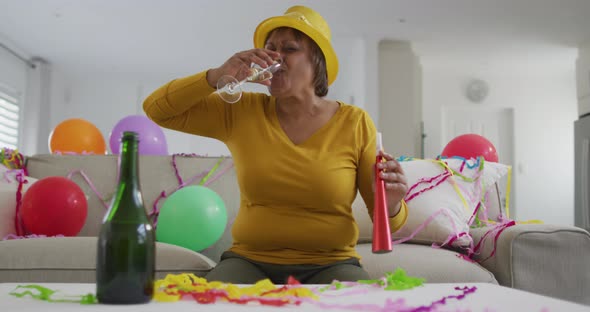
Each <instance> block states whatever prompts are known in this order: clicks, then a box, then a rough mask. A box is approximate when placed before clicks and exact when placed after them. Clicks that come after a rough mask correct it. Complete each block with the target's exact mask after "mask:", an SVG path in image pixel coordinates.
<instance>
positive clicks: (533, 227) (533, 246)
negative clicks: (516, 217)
mask: <svg viewBox="0 0 590 312" xmlns="http://www.w3.org/2000/svg"><path fill="white" fill-rule="evenodd" d="M490 229H491V228H477V229H472V230H471V235H472V237H473V240H474V243H477V242H479V241H480V240H481V239H482V237H483V236H484V235H485V233H486V232H488V231H489V230H490ZM482 244H483V247H482V248H481V249H480V252H478V254H477V255H476V256H475V258H474V260H476V261H478V262H480V264H481V265H482V266H483V267H485V268H486V269H488V270H489V271H491V272H492V273H493V274H494V275H495V277H496V279H497V280H498V282H499V283H500V285H504V286H508V287H512V288H517V289H521V290H525V291H530V292H533V293H537V294H542V295H547V296H551V297H556V298H560V299H564V300H569V301H574V302H579V303H583V304H590V296H588V294H589V293H590V234H589V233H588V232H587V231H585V230H583V229H581V228H578V227H573V226H558V225H548V224H517V225H514V226H511V227H508V228H506V229H505V230H504V231H503V232H502V233H501V234H500V235H499V236H498V239H497V242H496V244H495V248H496V249H495V255H494V256H492V257H489V256H490V254H491V253H492V251H493V250H494V235H488V237H486V239H485V241H484V242H482ZM486 258H487V259H486Z"/></svg>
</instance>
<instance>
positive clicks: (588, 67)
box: [576, 43, 590, 115]
mask: <svg viewBox="0 0 590 312" xmlns="http://www.w3.org/2000/svg"><path fill="white" fill-rule="evenodd" d="M576 81H577V89H578V113H579V115H584V114H587V113H590V43H586V44H584V45H581V46H580V49H579V53H578V59H577V60H576Z"/></svg>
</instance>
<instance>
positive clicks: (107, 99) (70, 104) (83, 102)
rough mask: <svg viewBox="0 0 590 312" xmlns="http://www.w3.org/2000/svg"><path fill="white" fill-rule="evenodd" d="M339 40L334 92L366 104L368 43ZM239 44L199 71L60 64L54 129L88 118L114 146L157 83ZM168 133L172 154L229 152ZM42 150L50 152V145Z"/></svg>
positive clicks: (213, 142) (254, 88)
mask: <svg viewBox="0 0 590 312" xmlns="http://www.w3.org/2000/svg"><path fill="white" fill-rule="evenodd" d="M333 41H334V49H335V50H336V51H337V53H338V56H339V60H340V64H341V66H340V71H339V74H338V77H337V80H336V81H335V82H334V84H333V85H332V86H331V87H330V92H329V94H328V97H329V98H332V99H338V100H342V101H344V102H346V103H349V104H355V105H356V104H358V105H359V106H360V107H363V104H364V92H365V91H364V84H363V81H362V79H358V77H359V76H362V74H363V73H364V62H363V59H364V42H363V41H362V40H361V39H359V38H348V37H342V38H334V40H333ZM239 49H240V47H235V51H234V50H228V51H225V52H223V51H218V50H210V53H211V55H210V56H207V55H202V56H201V57H200V58H199V60H194V64H192V66H191V68H194V70H191V69H190V68H187V71H185V72H182V73H169V74H166V75H154V74H146V73H135V74H133V73H113V74H97V73H77V72H64V71H63V70H62V69H60V68H54V70H53V75H52V78H51V80H52V101H51V102H52V110H51V129H53V128H54V127H55V126H56V125H57V124H59V123H60V122H61V121H63V120H65V119H68V118H84V119H86V120H88V121H90V122H91V123H93V124H94V125H95V126H97V127H98V128H99V129H100V130H101V132H102V133H103V135H104V136H105V140H106V141H107V145H108V141H109V135H110V131H111V129H112V128H113V127H114V126H115V124H116V123H117V122H118V121H119V120H120V119H122V118H123V117H125V116H127V115H131V114H143V110H142V108H141V105H142V103H143V100H144V99H145V98H146V97H147V96H148V95H149V94H150V93H151V92H152V91H154V90H155V89H156V88H158V87H159V86H161V85H163V84H164V83H166V82H168V81H170V80H172V79H174V78H177V77H183V76H186V75H190V74H193V73H196V72H198V71H201V70H204V69H206V68H209V67H212V66H217V65H220V64H221V63H220V62H223V61H224V60H225V57H220V54H221V55H224V54H225V55H226V56H227V57H230V56H231V55H232V54H233V53H235V52H236V51H238V50H239ZM205 52H206V51H205V50H204V51H203V53H205ZM246 89H247V90H250V91H258V92H265V89H264V87H262V86H260V87H257V86H249V87H247V88H246ZM165 135H166V139H167V142H168V152H169V153H170V154H173V153H196V154H199V155H209V156H218V155H229V150H228V149H227V147H226V146H225V145H224V144H223V143H221V142H219V141H217V140H213V139H209V138H204V137H197V136H192V135H188V134H184V133H178V132H175V131H170V130H165ZM40 152H48V149H45V150H41V151H40Z"/></svg>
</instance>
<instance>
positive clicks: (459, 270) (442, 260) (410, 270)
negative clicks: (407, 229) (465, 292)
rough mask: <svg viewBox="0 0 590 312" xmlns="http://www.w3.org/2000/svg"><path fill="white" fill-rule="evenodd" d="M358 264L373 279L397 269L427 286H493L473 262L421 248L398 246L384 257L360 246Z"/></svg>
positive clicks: (490, 277) (367, 246)
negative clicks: (477, 284)
mask: <svg viewBox="0 0 590 312" xmlns="http://www.w3.org/2000/svg"><path fill="white" fill-rule="evenodd" d="M357 251H358V253H359V254H360V255H361V257H362V259H361V264H362V265H363V267H364V268H365V270H367V271H368V272H369V276H371V278H372V279H376V278H380V277H383V276H384V275H385V273H386V272H393V271H395V269H396V268H398V267H400V268H402V269H404V270H405V271H406V273H407V274H408V275H410V276H415V277H421V278H424V279H426V282H427V283H468V282H469V283H480V282H481V283H493V284H498V282H497V281H496V278H495V277H494V275H493V274H492V273H491V272H490V271H488V270H486V269H485V268H483V267H482V266H480V265H479V264H477V263H475V262H471V261H468V260H464V259H463V258H461V257H460V255H459V254H458V253H456V252H454V251H451V250H447V249H439V248H433V247H430V246H424V245H415V244H400V245H395V246H393V251H392V252H390V253H386V254H374V253H373V252H372V246H371V244H370V243H366V244H359V245H358V246H357Z"/></svg>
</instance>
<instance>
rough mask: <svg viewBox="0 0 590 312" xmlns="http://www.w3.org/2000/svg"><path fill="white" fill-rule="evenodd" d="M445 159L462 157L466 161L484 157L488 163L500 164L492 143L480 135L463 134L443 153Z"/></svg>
mask: <svg viewBox="0 0 590 312" xmlns="http://www.w3.org/2000/svg"><path fill="white" fill-rule="evenodd" d="M441 156H443V157H453V156H460V157H463V158H466V159H470V158H477V157H479V156H483V158H484V159H485V160H486V161H491V162H498V152H497V151H496V148H495V147H494V144H492V142H490V141H488V139H486V138H484V137H483V136H481V135H478V134H473V133H470V134H463V135H460V136H458V137H456V138H454V139H452V140H451V141H450V142H449V143H448V144H447V146H445V148H444V150H443V151H442V153H441Z"/></svg>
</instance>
